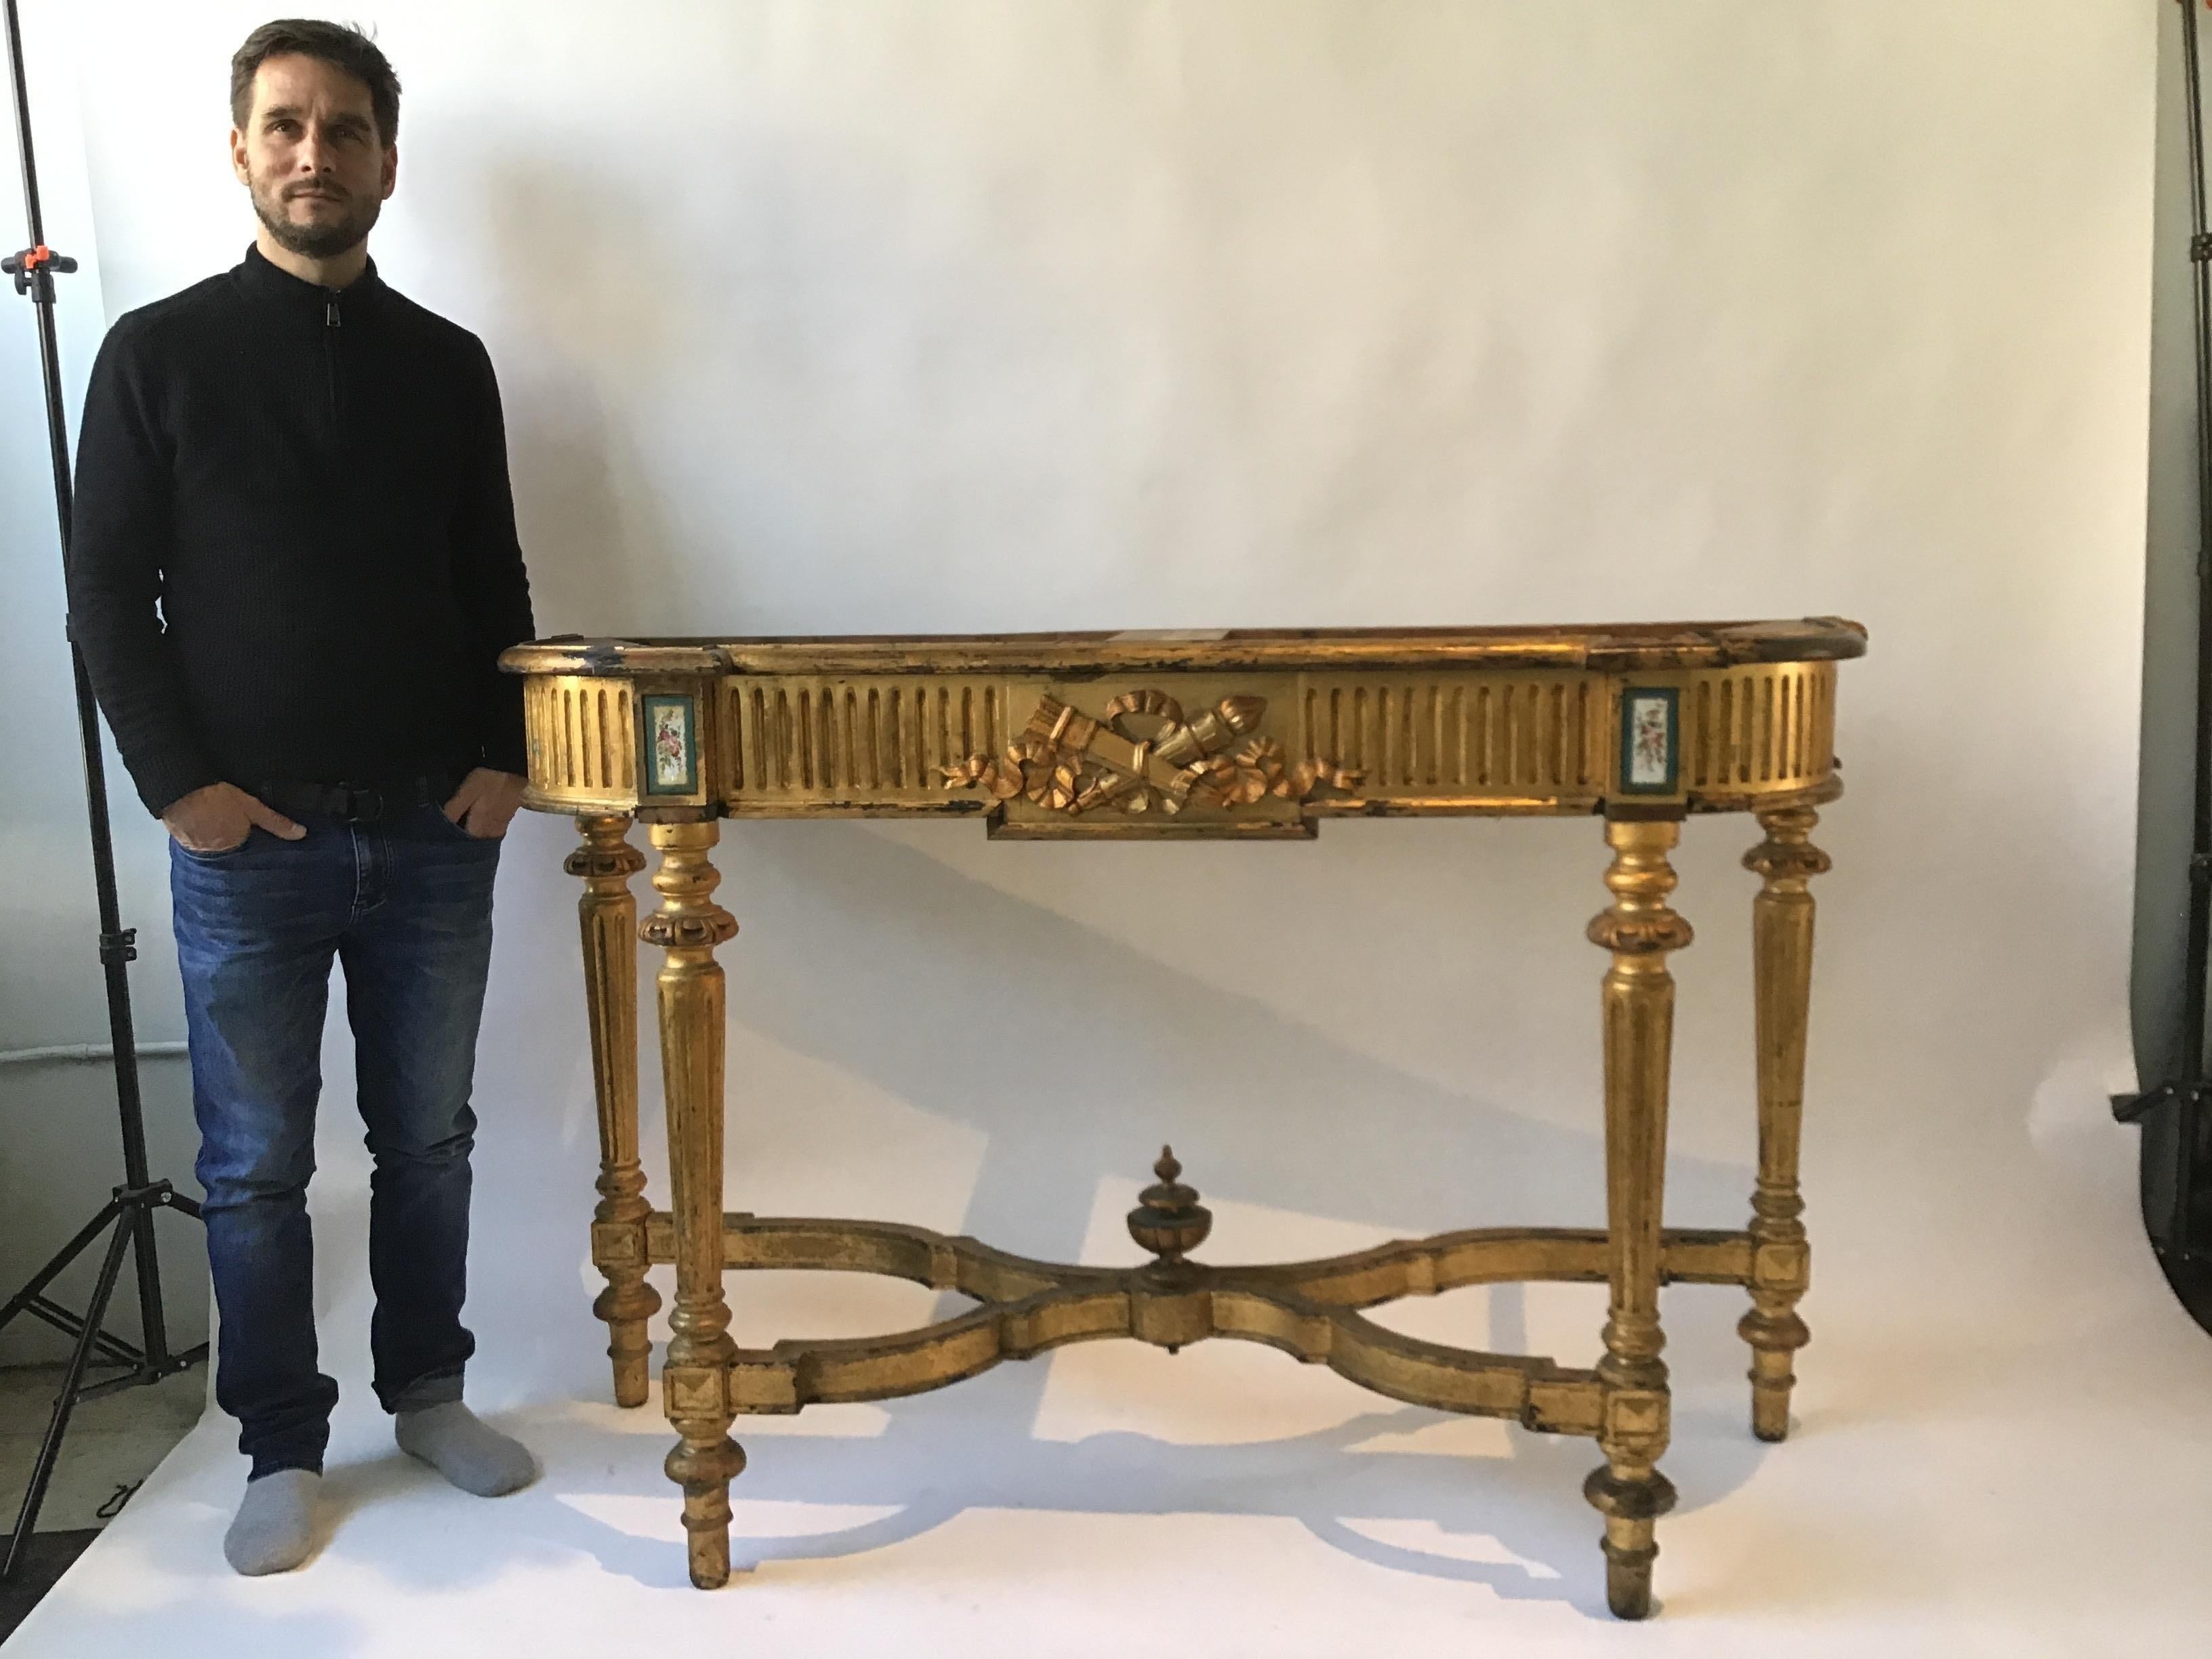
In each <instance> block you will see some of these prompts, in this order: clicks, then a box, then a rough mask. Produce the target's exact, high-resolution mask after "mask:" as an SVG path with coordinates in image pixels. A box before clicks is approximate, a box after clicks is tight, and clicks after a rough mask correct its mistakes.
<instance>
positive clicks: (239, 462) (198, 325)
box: [69, 249, 532, 815]
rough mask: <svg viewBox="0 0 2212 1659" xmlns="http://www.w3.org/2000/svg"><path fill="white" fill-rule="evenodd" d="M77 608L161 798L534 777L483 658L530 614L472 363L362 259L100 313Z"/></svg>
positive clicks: (480, 381)
mask: <svg viewBox="0 0 2212 1659" xmlns="http://www.w3.org/2000/svg"><path fill="white" fill-rule="evenodd" d="M69 599H70V626H71V628H72V629H73V631H74V633H75V636H76V642H77V645H78V647H79V648H80V649H81V650H82V652H83V653H84V659H85V665H86V666H87V668H88V670H89V671H90V672H91V675H92V683H93V687H94V690H95V691H96V692H97V693H98V695H99V698H100V707H101V708H103V709H104V710H105V711H106V714H107V720H108V724H109V726H111V727H112V728H113V730H114V732H115V742H116V747H117V749H118V750H120V751H121V754H122V756H123V763H124V764H125V766H126V767H127V768H129V769H130V772H131V779H132V781H134V782H135V783H136V784H137V787H138V793H139V796H140V798H141V799H143V801H144V802H145V803H146V807H147V810H148V811H151V812H154V813H155V814H157V815H158V814H159V813H160V812H161V811H163V809H165V808H166V807H167V806H168V805H170V804H171V803H172V802H173V801H175V800H176V799H178V798H179V797H180V796H183V795H185V794H188V793H191V791H192V790H195V789H197V788H199V787H202V786H204V785H206V784H210V783H214V782H217V781H228V782H230V783H234V784H237V785H239V786H240V787H242V788H246V789H252V788H253V787H256V786H258V785H259V784H262V783H265V782H272V781H306V782H317V783H379V782H391V781H397V780H399V779H403V778H410V777H415V776H420V775H433V776H436V775H444V776H447V777H449V778H451V779H453V780H455V781H458V780H459V777H460V775H462V774H463V773H465V772H466V771H467V770H468V769H471V767H475V766H489V767H494V768H496V769H499V770H501V771H506V772H517V773H520V772H522V771H524V770H526V766H525V763H524V759H523V738H522V685H521V682H520V680H518V679H516V678H514V677H513V676H512V675H504V674H501V673H500V672H499V671H498V670H497V667H496V666H495V664H496V659H497V658H498V656H499V653H500V652H501V651H502V650H504V649H505V648H506V647H508V646H510V645H513V644H515V643H516V642H518V641H522V640H526V639H528V638H530V637H531V633H532V624H531V617H530V586H529V580H528V578H527V577H526V575H525V574H524V571H523V567H522V550H521V548H520V545H519V544H518V543H517V541H516V539H515V533H514V502H513V495H512V494H511V493H510V491H509V489H508V484H507V440H506V434H505V431H504V428H503V427H502V424H501V416H500V404H499V388H498V386H497V385H496V383H495V381H494V380H493V377H492V368H491V359H490V358H489V356H487V355H486V354H485V351H484V349H483V342H482V341H480V340H478V339H477V337H476V336H475V335H473V334H471V333H470V332H469V331H467V330H466V329H464V328H461V327H459V325H455V324H453V323H450V322H447V320H446V319H444V318H442V317H439V316H437V315H435V314H434V313H431V312H428V311H426V310H424V309H423V308H422V307H421V306H418V305H416V303H415V302H414V301H411V300H409V299H407V298H406V297H404V295H400V294H398V293H396V292H395V291H393V290H392V289H390V288H388V287H386V285H385V283H384V282H383V281H382V279H381V278H380V277H379V276H377V274H376V264H375V262H374V260H371V261H370V262H369V264H368V269H367V270H366V271H365V272H364V273H363V274H362V276H360V277H359V278H358V279H357V280H356V281H355V282H353V283H349V285H348V286H347V287H345V288H343V289H326V288H321V287H319V286H317V285H316V284H314V283H308V282H303V281H302V280H301V279H300V278H299V277H297V276H292V275H291V274H289V272H287V271H284V270H279V269H278V268H277V267H276V266H275V265H273V264H270V262H269V261H268V260H267V259H265V258H263V257H262V256H261V253H260V252H259V251H258V249H248V250H247V252H246V260H245V263H243V264H240V265H237V266H234V267H233V268H232V269H231V270H228V271H227V272H225V273H224V274H223V275H222V276H210V277H209V278H208V279H207V280H206V281H205V282H203V283H195V284H194V285H193V286H192V287H191V288H188V289H185V290H184V292H182V293H181V294H174V295H170V296H169V298H167V299H166V300H161V301H156V302H155V303H154V304H152V305H149V306H145V307H141V308H140V309H138V310H137V311H133V312H129V313H125V315H124V316H122V317H120V318H118V319H117V320H116V323H115V325H114V326H113V327H112V328H111V329H110V330H109V331H108V334H107V338H106V342H105V343H103V344H102V345H101V347H100V356H99V359H98V361H96V362H94V365H93V370H92V380H91V383H90V385H89V386H88V388H87V390H86V392H85V399H84V422H83V427H82V434H81V436H80V438H79V440H78V447H77V465H76V523H75V526H74V533H73V535H72V538H71V545H70V573H69ZM157 605H158V606H159V614H158V615H157V614H156V606H157Z"/></svg>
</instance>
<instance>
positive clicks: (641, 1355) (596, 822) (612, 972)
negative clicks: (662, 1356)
mask: <svg viewBox="0 0 2212 1659" xmlns="http://www.w3.org/2000/svg"><path fill="white" fill-rule="evenodd" d="M629 823H630V821H629V817H628V816H626V815H620V814H617V815H614V816H601V817H580V818H579V819H577V820H576V827H577V829H579V830H580V831H581V832H582V834H583V837H584V844H583V845H582V846H581V847H580V848H577V849H576V850H575V851H574V852H573V853H571V854H568V863H567V864H566V865H565V866H563V867H564V868H565V869H567V871H568V873H569V874H570V875H572V876H581V877H582V878H584V896H583V897H582V898H581V899H580V901H578V902H577V905H576V911H577V915H578V917H579V919H580V921H581V924H582V927H583V934H584V999H585V1002H586V1006H587V1008H588V1009H589V1011H590V1015H591V1027H592V1093H593V1095H594V1096H595V1097H597V1099H598V1102H599V1207H598V1208H597V1209H596V1210H594V1211H593V1212H592V1261H593V1263H594V1264H596V1265H597V1267H599V1272H600V1273H602V1274H603V1275H605V1279H606V1281H607V1287H606V1289H605V1290H604V1291H600V1292H599V1297H598V1298H597V1299H596V1300H595V1301H594V1302H593V1303H592V1312H593V1313H595V1314H597V1315H598V1316H599V1317H600V1318H601V1319H603V1320H605V1321H606V1324H607V1335H608V1341H607V1357H608V1358H610V1359H611V1360H612V1361H613V1362H614V1373H615V1404H617V1406H642V1405H643V1404H644V1403H645V1397H646V1393H647V1388H646V1382H647V1368H648V1367H649V1365H650V1364H651V1363H652V1358H653V1344H652V1342H651V1340H649V1339H648V1338H647V1335H646V1334H645V1330H646V1322H647V1320H649V1319H651V1318H652V1317H653V1315H654V1314H655V1313H657V1312H659V1309H660V1293H659V1291H656V1290H654V1289H653V1286H652V1285H648V1284H647V1283H646V1282H645V1272H646V1268H647V1266H648V1265H649V1262H648V1258H647V1252H646V1242H645V1220H646V1218H647V1216H648V1215H650V1214H651V1213H652V1212H653V1206H651V1205H650V1204H648V1203H647V1202H646V1199H645V1172H644V1170H641V1168H639V1166H638V1161H637V901H636V900H635V898H634V897H633V896H631V894H630V889H629V878H631V877H632V876H634V875H635V874H636V873H637V872H639V871H641V870H642V869H644V868H645V854H642V853H641V852H639V851H638V850H637V848H635V847H632V846H631V845H630V844H629V840H628V836H629Z"/></svg>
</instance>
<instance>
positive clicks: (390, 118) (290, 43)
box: [230, 17, 399, 145]
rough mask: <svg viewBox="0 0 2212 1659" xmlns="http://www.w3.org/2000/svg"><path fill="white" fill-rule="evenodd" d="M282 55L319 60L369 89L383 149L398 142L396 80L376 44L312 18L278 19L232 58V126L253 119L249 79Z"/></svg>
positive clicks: (344, 26)
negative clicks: (265, 64) (271, 59)
mask: <svg viewBox="0 0 2212 1659" xmlns="http://www.w3.org/2000/svg"><path fill="white" fill-rule="evenodd" d="M285 52H296V53H298V54H299V55H300V56H301V57H303V58H320V59H321V60H322V61H323V62H324V63H325V64H329V65H331V68H333V69H338V70H344V71H345V72H346V73H347V74H348V75H350V76H353V78H354V79H355V80H356V81H358V82H361V83H362V85H363V86H365V87H367V88H368V104H369V107H370V108H371V109H372V110H374V112H375V113H376V130H377V133H378V136H379V137H380V138H381V140H382V141H383V142H384V143H386V144H387V145H390V144H393V143H398V138H399V77H398V76H396V75H394V74H393V73H392V64H391V63H390V62H389V61H388V60H387V59H386V58H385V56H384V53H383V52H381V51H380V50H379V49H378V47H377V45H376V42H375V41H374V40H370V39H369V38H368V35H366V34H364V33H362V31H361V30H360V29H359V28H358V27H356V26H354V25H352V24H348V23H325V22H324V21H322V20H321V19H319V18H314V17H280V18H278V19H277V20H276V21H275V22H273V23H264V24H263V25H262V26H261V27H259V28H258V29H256V30H254V31H253V33H251V34H249V35H247V36H246V44H245V45H244V46H240V48H239V49H238V50H237V51H236V52H234V53H232V54H231V59H230V123H231V125H233V126H234V127H237V128H238V129H239V130H240V131H244V130H245V127H246V122H247V121H248V120H249V119H251V118H252V114H253V76H254V71H255V70H258V69H259V68H260V67H261V65H262V64H263V63H264V61H265V60H266V59H268V58H275V57H277V56H280V55H281V54H283V53H285Z"/></svg>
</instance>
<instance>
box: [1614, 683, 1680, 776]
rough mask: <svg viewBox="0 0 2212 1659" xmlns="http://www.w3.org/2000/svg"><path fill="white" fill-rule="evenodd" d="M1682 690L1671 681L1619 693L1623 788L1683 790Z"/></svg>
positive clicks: (1633, 686) (1628, 689) (1633, 687)
mask: <svg viewBox="0 0 2212 1659" xmlns="http://www.w3.org/2000/svg"><path fill="white" fill-rule="evenodd" d="M1681 738H1682V694H1681V692H1680V690H1677V689H1676V688H1675V687H1674V686H1671V685H1646V686H1635V685H1632V686H1630V687H1628V688H1626V690H1623V691H1622V692H1621V694H1620V792H1621V793H1623V794H1625V795H1672V794H1676V793H1680V781H1681V770H1682V766H1681V749H1682V742H1681Z"/></svg>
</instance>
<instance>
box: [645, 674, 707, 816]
mask: <svg viewBox="0 0 2212 1659" xmlns="http://www.w3.org/2000/svg"><path fill="white" fill-rule="evenodd" d="M638 714H639V718H640V720H641V721H642V722H643V723H644V726H645V732H644V744H643V748H644V753H645V793H647V794H648V795H690V794H696V793H698V789H699V745H698V734H697V732H696V729H695V727H694V725H693V716H692V705H691V699H690V698H689V697H685V696H647V697H641V698H639V699H638Z"/></svg>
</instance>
